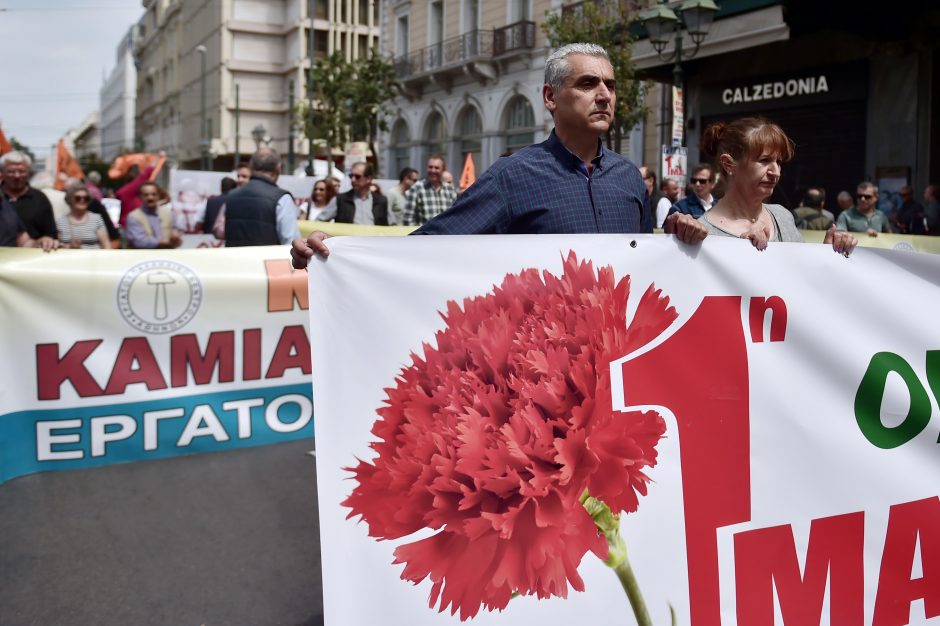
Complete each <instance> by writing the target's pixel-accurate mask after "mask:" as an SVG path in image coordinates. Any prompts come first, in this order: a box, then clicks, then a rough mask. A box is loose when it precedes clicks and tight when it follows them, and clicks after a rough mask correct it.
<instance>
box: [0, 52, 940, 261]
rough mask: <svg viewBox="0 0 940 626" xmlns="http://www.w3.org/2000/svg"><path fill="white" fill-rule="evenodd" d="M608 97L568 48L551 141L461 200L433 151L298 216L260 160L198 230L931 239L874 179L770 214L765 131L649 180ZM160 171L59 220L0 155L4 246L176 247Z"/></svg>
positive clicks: (90, 184)
mask: <svg viewBox="0 0 940 626" xmlns="http://www.w3.org/2000/svg"><path fill="white" fill-rule="evenodd" d="M616 97H617V96H616V79H615V77H614V74H613V69H612V67H611V64H610V62H609V59H608V57H607V53H606V51H604V49H603V48H601V47H600V46H597V45H594V44H570V45H567V46H564V47H562V48H559V49H558V50H556V51H555V52H553V53H552V54H551V56H550V57H549V58H548V60H547V62H546V69H545V84H544V87H543V101H544V105H545V107H546V109H547V110H548V111H549V112H550V113H551V115H552V117H553V119H554V122H555V128H554V130H553V131H552V132H551V134H550V135H549V137H548V139H546V140H545V141H544V142H542V143H540V144H536V145H533V146H530V147H528V148H525V149H523V150H520V151H518V152H517V153H515V154H512V155H506V156H503V157H501V158H499V159H497V161H496V162H495V163H494V164H493V165H492V166H491V167H490V168H489V169H487V171H486V172H484V173H483V175H482V176H481V177H480V179H479V180H477V181H476V182H474V183H473V184H472V185H471V186H470V187H469V188H468V189H466V190H459V189H457V188H456V187H455V185H454V178H453V175H452V174H451V173H450V172H449V171H448V170H447V163H446V160H445V159H444V157H443V156H441V155H439V154H433V155H431V156H430V157H429V158H428V159H427V162H426V164H425V172H424V177H423V178H420V177H419V173H418V171H417V170H415V169H414V168H411V167H406V168H404V169H403V170H402V171H401V172H400V173H399V177H398V183H397V184H394V185H392V186H391V187H390V188H388V189H386V190H385V192H384V193H383V192H382V191H381V190H380V189H379V187H378V185H377V184H376V183H375V181H374V179H373V177H374V172H373V168H372V165H371V164H370V163H368V162H358V163H355V164H353V165H352V166H351V167H350V170H349V175H348V176H349V182H350V185H351V188H350V189H349V190H348V191H345V192H342V193H341V192H340V184H341V181H340V180H339V179H337V178H335V177H326V178H323V179H321V180H317V181H316V182H315V183H314V185H313V189H312V193H311V197H310V198H309V200H307V201H306V202H305V203H304V206H305V208H304V209H303V210H298V206H297V203H295V202H294V198H293V197H292V196H291V194H290V193H289V192H287V191H285V190H284V189H282V188H280V187H278V186H277V180H278V177H279V176H280V174H281V158H280V155H278V153H277V152H276V151H275V150H273V149H272V148H269V147H261V148H259V149H258V151H257V152H256V153H255V154H254V155H252V157H251V159H250V161H249V162H248V163H244V164H240V165H239V166H238V167H237V170H236V173H235V178H234V179H233V178H230V177H225V178H223V179H222V182H221V188H220V193H219V194H218V195H215V196H212V197H210V198H208V199H207V200H206V202H205V206H204V209H201V210H200V212H199V213H198V219H197V220H196V224H195V228H196V230H197V231H198V232H202V233H206V234H213V235H215V237H217V238H219V239H224V240H225V242H226V245H227V246H247V245H277V244H286V243H291V242H293V247H292V257H293V259H294V265H295V266H296V267H305V266H306V262H307V259H308V258H309V257H310V256H311V255H312V254H314V253H316V252H318V253H321V254H324V255H325V254H327V253H328V248H327V246H326V244H325V243H324V240H325V239H326V237H327V235H326V234H325V233H323V232H320V231H317V232H315V233H314V234H313V235H311V237H310V238H309V239H307V240H302V239H300V236H299V228H298V219H308V220H318V221H321V222H325V221H335V222H342V223H350V224H362V225H376V226H385V225H404V226H414V227H417V229H416V230H415V231H414V234H419V235H426V234H473V233H590V232H600V233H643V232H652V231H653V228H654V226H655V227H659V228H662V229H663V230H664V231H665V232H666V233H674V234H675V235H676V236H677V237H679V238H680V239H681V240H683V241H686V242H690V243H695V242H698V241H701V240H702V239H704V238H705V237H706V236H709V235H711V236H729V235H730V236H736V237H742V238H746V239H749V240H750V241H751V242H752V243H753V244H754V246H755V247H757V248H759V249H763V248H765V247H766V246H767V244H768V242H772V241H802V236H801V235H800V231H801V230H822V231H826V235H825V238H824V241H825V242H826V243H828V244H831V245H832V246H833V249H835V250H836V251H837V252H840V253H843V254H848V253H849V252H851V250H852V248H854V246H855V244H856V243H857V241H856V240H855V238H854V237H853V236H852V235H851V234H850V233H865V234H866V235H867V236H871V237H876V236H878V235H879V234H880V233H892V232H893V233H907V234H914V235H940V195H938V186H937V185H929V186H927V188H926V189H925V190H924V192H923V203H921V202H918V201H917V200H916V199H915V197H914V196H915V194H914V190H913V189H912V188H911V187H909V186H905V187H903V188H902V189H900V192H899V195H900V198H901V203H900V205H899V206H898V207H897V208H896V210H893V211H891V212H890V213H884V212H882V211H880V210H879V209H878V208H877V205H878V199H879V190H878V187H877V186H876V185H874V184H873V183H871V182H861V183H859V185H858V187H857V189H856V193H855V194H854V196H853V195H852V194H851V193H849V192H848V191H843V192H841V193H839V194H838V196H837V198H838V200H837V204H838V212H837V213H833V212H832V211H830V210H828V209H827V208H826V206H825V198H826V193H825V190H824V189H821V188H819V187H811V188H809V189H807V190H805V193H804V196H803V200H802V203H801V205H800V206H798V207H783V206H781V205H777V204H768V203H767V201H768V199H769V198H770V196H771V195H772V194H773V191H774V189H775V187H776V185H777V183H778V181H779V180H780V176H781V167H782V163H783V162H785V161H788V160H789V159H791V158H792V157H793V154H794V146H793V142H792V141H790V139H789V138H788V137H787V136H786V134H785V132H784V131H783V129H781V128H780V127H779V126H777V125H775V124H773V123H771V122H769V121H767V120H763V119H760V118H745V119H741V120H737V121H734V122H732V123H729V124H724V123H719V124H714V125H712V126H710V127H709V128H707V129H705V131H704V133H703V136H702V142H701V145H702V150H703V153H704V154H705V155H706V157H708V161H707V162H703V163H701V164H699V165H696V166H695V167H693V168H692V170H691V175H690V177H689V185H688V188H687V189H686V190H685V194H684V195H683V194H682V193H681V191H682V190H681V189H680V185H679V182H678V181H676V180H674V179H671V178H664V179H663V180H662V181H660V183H659V185H657V184H656V179H657V177H656V173H655V172H654V171H653V169H652V168H650V167H647V166H640V167H637V166H635V165H634V164H632V163H630V162H629V161H628V160H626V159H624V158H623V157H621V156H620V155H619V154H616V153H614V152H612V151H610V150H608V149H607V148H606V147H605V146H604V143H603V141H602V138H603V136H604V135H605V134H606V133H607V131H608V130H609V128H610V125H611V123H612V121H613V110H614V104H615V102H616ZM163 156H164V155H162V153H161V155H160V157H161V158H162V157H163ZM154 166H155V165H153V164H152V165H150V166H149V167H145V168H143V169H142V170H140V171H137V172H135V173H134V175H133V176H132V177H131V179H130V180H129V181H128V182H127V183H126V184H124V185H123V186H121V187H120V188H118V189H117V190H115V191H114V192H110V191H109V190H103V189H102V188H101V187H100V184H101V178H100V176H99V175H98V174H97V173H95V172H92V173H91V174H89V176H88V178H87V180H85V181H72V182H71V184H70V185H69V186H68V188H67V190H66V193H65V197H64V200H65V204H66V205H67V208H68V211H67V212H65V213H62V214H60V215H59V216H58V217H55V214H54V212H53V209H52V206H51V204H50V201H49V198H48V197H47V196H46V194H44V193H43V192H42V191H41V190H38V189H35V188H33V187H32V186H31V185H30V182H29V181H30V175H31V163H30V159H29V157H28V156H26V155H25V154H23V153H21V152H15V151H14V152H9V153H7V154H5V155H3V156H2V157H0V175H2V181H0V190H2V194H0V245H3V246H24V247H25V246H30V247H38V248H42V249H43V250H46V251H50V250H54V249H57V248H59V247H70V248H86V249H87V248H100V249H111V248H116V247H122V246H126V247H129V248H176V247H179V246H180V245H181V243H182V237H181V228H180V227H179V223H178V219H177V215H175V214H174V211H173V208H172V203H171V202H170V197H169V194H167V193H166V192H165V191H164V190H163V189H162V188H161V187H160V186H159V185H157V184H156V183H155V182H154V181H153V180H152V179H153V175H154ZM106 196H109V197H114V198H116V199H118V200H120V207H121V209H120V216H119V218H118V220H117V221H118V224H114V223H113V221H112V219H111V217H110V216H109V214H108V211H107V210H106V207H105V206H104V205H103V203H102V201H103V200H104V199H105V197H106ZM119 228H120V229H123V233H122V231H121V230H119ZM188 232H189V230H188Z"/></svg>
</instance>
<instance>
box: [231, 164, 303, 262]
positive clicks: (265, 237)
mask: <svg viewBox="0 0 940 626" xmlns="http://www.w3.org/2000/svg"><path fill="white" fill-rule="evenodd" d="M249 165H250V166H251V180H249V181H248V182H247V183H246V184H245V186H244V187H241V188H239V189H236V190H234V191H232V192H230V193H229V194H228V197H227V199H226V201H225V209H224V215H225V245H226V246H276V245H278V244H285V243H290V242H291V240H293V239H295V238H297V237H299V236H300V230H299V229H298V228H297V205H296V204H294V198H293V197H292V196H291V195H290V192H288V191H285V190H284V189H281V188H280V187H278V186H277V185H276V184H275V183H276V182H277V178H278V176H280V175H281V157H280V155H279V154H278V153H277V152H276V151H275V150H273V149H272V148H259V149H258V151H257V152H255V153H254V154H253V155H252V156H251V161H250V163H249Z"/></svg>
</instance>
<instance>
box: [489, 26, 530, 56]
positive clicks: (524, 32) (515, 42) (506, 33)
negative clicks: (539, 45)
mask: <svg viewBox="0 0 940 626" xmlns="http://www.w3.org/2000/svg"><path fill="white" fill-rule="evenodd" d="M534 47H535V22H516V23H515V24H509V25H508V26H503V27H502V28H497V29H496V30H494V31H493V56H497V57H501V56H505V55H510V54H513V53H515V52H518V51H520V50H531V49H532V48H534Z"/></svg>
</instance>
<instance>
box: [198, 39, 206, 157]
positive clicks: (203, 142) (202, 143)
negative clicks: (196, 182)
mask: <svg viewBox="0 0 940 626" xmlns="http://www.w3.org/2000/svg"><path fill="white" fill-rule="evenodd" d="M196 52H198V53H199V54H200V55H202V96H201V102H202V131H201V133H200V134H201V136H202V139H200V141H199V147H200V149H201V151H202V169H203V170H208V169H209V112H208V110H207V109H206V60H207V59H208V57H209V51H208V50H206V47H205V46H203V45H202V44H200V45H198V46H196Z"/></svg>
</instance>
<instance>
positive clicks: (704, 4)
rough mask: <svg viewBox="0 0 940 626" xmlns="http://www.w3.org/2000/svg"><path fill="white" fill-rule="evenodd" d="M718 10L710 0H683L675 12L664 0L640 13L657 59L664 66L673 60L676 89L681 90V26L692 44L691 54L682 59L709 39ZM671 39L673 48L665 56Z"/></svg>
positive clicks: (686, 53)
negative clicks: (693, 45)
mask: <svg viewBox="0 0 940 626" xmlns="http://www.w3.org/2000/svg"><path fill="white" fill-rule="evenodd" d="M717 11H718V5H716V4H715V3H714V1H713V0H685V1H684V2H683V3H682V4H681V5H679V6H678V7H676V8H675V9H671V8H669V6H667V5H666V2H665V0H659V3H658V4H656V6H654V7H653V8H651V9H648V10H646V11H643V12H642V13H641V14H640V21H642V22H643V25H644V26H646V30H647V32H649V36H650V45H652V46H653V50H655V51H656V54H657V56H659V58H660V59H662V60H663V61H665V62H667V63H668V62H669V61H672V60H673V59H675V60H676V63H675V65H673V67H672V79H673V82H674V83H675V85H676V87H678V88H682V59H683V50H682V27H683V26H684V27H685V30H686V32H688V34H689V39H691V40H692V43H693V44H695V47H694V48H693V49H692V51H691V52H689V51H685V58H688V59H691V58H692V57H694V56H695V55H696V54H697V53H698V49H699V46H701V45H702V42H703V41H704V40H705V37H707V36H708V31H709V29H710V28H711V25H712V20H713V19H714V18H715V13H716V12H717ZM673 37H675V40H676V43H675V48H674V49H673V51H672V52H671V53H669V54H668V55H664V54H663V51H664V50H665V49H666V46H668V45H669V40H670V39H672V38H673Z"/></svg>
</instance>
